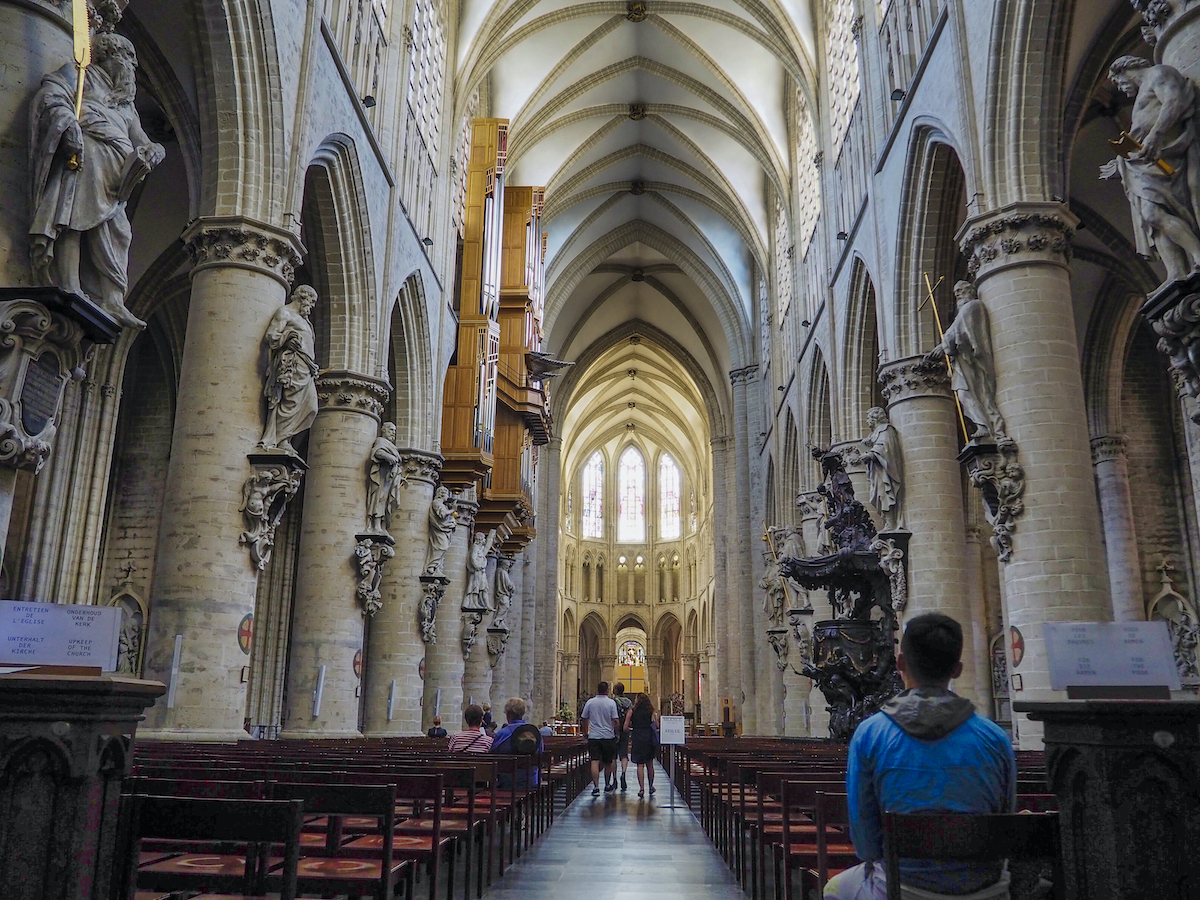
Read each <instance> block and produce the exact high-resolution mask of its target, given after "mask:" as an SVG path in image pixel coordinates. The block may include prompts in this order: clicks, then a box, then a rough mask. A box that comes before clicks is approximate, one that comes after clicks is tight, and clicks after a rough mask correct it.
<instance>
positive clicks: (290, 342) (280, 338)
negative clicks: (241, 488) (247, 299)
mask: <svg viewBox="0 0 1200 900" xmlns="http://www.w3.org/2000/svg"><path fill="white" fill-rule="evenodd" d="M316 305H317V292H316V291H315V290H313V288H312V287H310V286H309V285H307V284H302V285H300V286H299V287H297V288H296V289H295V290H294V291H292V296H291V297H290V298H288V301H287V303H285V304H284V305H283V306H281V307H279V309H278V310H277V311H276V313H275V315H274V316H272V317H271V323H270V324H269V325H268V326H267V332H266V334H265V335H264V337H263V342H264V343H265V344H266V345H267V372H266V383H265V384H264V386H263V394H264V395H265V396H266V398H267V424H266V427H265V428H263V434H262V438H261V439H260V440H259V442H258V446H259V447H261V448H262V449H263V450H282V451H283V452H285V453H288V454H290V455H292V456H295V455H297V454H296V451H295V449H294V448H293V447H292V444H291V439H292V438H294V437H296V436H297V435H299V434H302V433H303V432H305V431H307V430H308V429H309V427H311V425H312V423H313V420H314V419H316V417H317V402H318V401H317V385H316V381H315V379H316V376H317V372H318V371H320V370H319V368H318V366H317V361H316V358H315V357H316V337H315V335H314V334H313V327H312V322H310V321H309V315H311V313H312V311H313V307H314V306H316Z"/></svg>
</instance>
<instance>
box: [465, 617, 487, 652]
mask: <svg viewBox="0 0 1200 900" xmlns="http://www.w3.org/2000/svg"><path fill="white" fill-rule="evenodd" d="M482 622H483V613H482V612H480V611H477V610H471V609H464V610H463V614H462V623H463V627H462V651H463V659H470V658H471V648H472V647H474V646H475V639H476V638H477V637H478V636H479V626H480V624H481V623H482Z"/></svg>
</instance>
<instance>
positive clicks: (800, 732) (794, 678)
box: [783, 647, 813, 737]
mask: <svg viewBox="0 0 1200 900" xmlns="http://www.w3.org/2000/svg"><path fill="white" fill-rule="evenodd" d="M791 652H792V655H793V656H795V655H796V648H795V647H793V648H792V651H791ZM799 664H800V663H799V660H798V659H797V660H796V661H794V662H789V663H788V665H787V667H786V668H785V669H784V670H783V690H784V698H783V734H784V736H785V737H810V736H813V735H811V733H810V728H811V717H812V706H811V704H810V698H811V696H812V679H811V678H807V677H805V676H804V675H801V674H800V673H799V672H798V671H796V666H798V665H799Z"/></svg>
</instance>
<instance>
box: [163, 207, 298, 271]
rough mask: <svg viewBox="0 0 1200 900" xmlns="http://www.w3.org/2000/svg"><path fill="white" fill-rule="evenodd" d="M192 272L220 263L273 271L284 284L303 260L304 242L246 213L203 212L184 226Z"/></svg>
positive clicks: (238, 267) (184, 237)
mask: <svg viewBox="0 0 1200 900" xmlns="http://www.w3.org/2000/svg"><path fill="white" fill-rule="evenodd" d="M182 239H183V242H184V244H185V245H186V246H187V251H188V255H189V256H190V257H191V259H192V276H193V277H195V275H196V273H197V272H200V271H202V270H204V269H207V268H212V267H216V266H220V267H222V268H226V267H232V268H237V269H250V270H251V271H254V272H261V273H262V274H264V275H270V276H271V277H272V278H274V279H275V280H276V281H278V282H280V283H281V284H282V285H283V286H284V288H288V287H290V286H291V284H292V278H293V277H294V276H295V274H296V267H297V266H299V265H300V264H301V262H303V254H304V245H303V244H301V243H300V238H299V237H297V236H296V235H295V234H293V233H292V232H290V231H286V230H284V229H282V228H277V227H275V226H274V225H268V224H267V223H266V222H258V221H255V220H254V219H249V218H246V217H245V216H201V217H200V218H198V219H195V220H193V221H192V222H191V224H189V225H188V227H187V228H185V229H184V231H183V235H182Z"/></svg>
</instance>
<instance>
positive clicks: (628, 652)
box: [617, 641, 646, 666]
mask: <svg viewBox="0 0 1200 900" xmlns="http://www.w3.org/2000/svg"><path fill="white" fill-rule="evenodd" d="M617 665H618V666H644V665H646V648H645V647H643V646H642V645H641V644H640V643H638V642H637V641H625V642H623V643H622V644H621V649H620V651H619V652H618V653H617Z"/></svg>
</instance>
